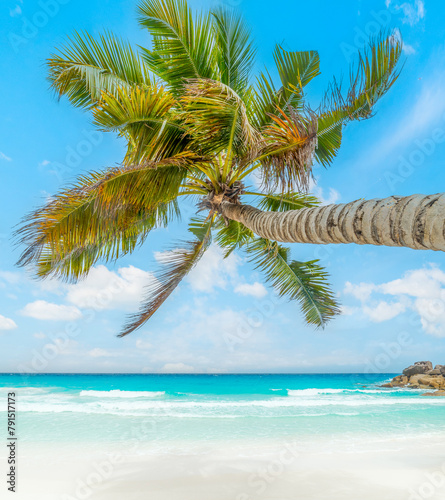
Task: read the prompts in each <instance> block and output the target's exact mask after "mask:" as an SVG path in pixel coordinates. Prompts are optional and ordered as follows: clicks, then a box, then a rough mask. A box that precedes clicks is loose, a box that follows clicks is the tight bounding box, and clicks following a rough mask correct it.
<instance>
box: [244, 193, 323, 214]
mask: <svg viewBox="0 0 445 500" xmlns="http://www.w3.org/2000/svg"><path fill="white" fill-rule="evenodd" d="M248 194H256V195H257V196H260V197H261V200H260V202H259V205H258V208H260V209H261V210H270V211H272V212H287V211H288V210H300V209H301V208H311V207H317V206H318V205H320V200H319V199H318V198H317V197H315V196H313V195H310V194H305V193H295V192H289V193H282V194H281V193H271V194H262V193H248Z"/></svg>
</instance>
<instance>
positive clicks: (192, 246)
mask: <svg viewBox="0 0 445 500" xmlns="http://www.w3.org/2000/svg"><path fill="white" fill-rule="evenodd" d="M212 224H213V219H209V220H208V221H206V222H203V221H199V220H195V221H193V222H192V225H191V232H192V233H193V234H194V235H195V237H196V239H195V241H193V242H190V243H186V244H185V245H183V248H181V249H176V250H173V251H171V252H166V253H165V254H164V258H163V263H164V266H163V269H162V271H161V272H160V273H159V274H157V275H156V276H155V278H154V279H153V281H152V283H150V284H149V285H148V287H147V295H146V299H145V301H144V302H143V304H142V305H141V308H140V311H139V313H137V314H135V315H133V316H131V317H130V318H129V321H128V323H127V324H126V325H125V326H124V328H123V331H122V333H121V334H120V335H119V337H124V336H125V335H128V334H129V333H131V332H133V331H134V330H137V329H138V328H140V327H141V326H142V325H144V324H145V323H146V322H147V321H148V320H149V319H150V318H151V317H152V316H153V314H154V313H155V312H156V311H157V310H158V309H159V307H161V305H162V304H163V303H164V302H165V301H166V300H167V298H168V297H169V296H170V295H171V293H172V292H173V291H174V290H175V288H176V287H177V286H178V285H179V283H180V282H181V280H182V279H183V278H184V277H185V276H186V275H187V274H188V273H189V272H190V271H191V270H192V269H193V267H194V266H195V265H196V264H197V262H198V261H199V259H200V258H201V257H202V255H203V253H204V252H205V250H206V249H207V248H208V246H209V244H210V242H211V234H212V233H211V230H212Z"/></svg>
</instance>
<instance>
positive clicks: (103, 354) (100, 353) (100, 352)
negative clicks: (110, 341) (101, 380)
mask: <svg viewBox="0 0 445 500" xmlns="http://www.w3.org/2000/svg"><path fill="white" fill-rule="evenodd" d="M87 355H88V356H90V357H92V358H110V357H114V356H118V354H117V353H115V352H111V351H108V350H107V349H101V348H100V347H95V348H94V349H92V350H91V351H88V352H87Z"/></svg>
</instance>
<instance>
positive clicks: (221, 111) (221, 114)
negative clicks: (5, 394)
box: [181, 79, 259, 155]
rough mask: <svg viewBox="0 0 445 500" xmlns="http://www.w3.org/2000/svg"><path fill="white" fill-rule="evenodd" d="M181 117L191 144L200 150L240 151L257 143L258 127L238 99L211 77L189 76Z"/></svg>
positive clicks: (217, 151)
mask: <svg viewBox="0 0 445 500" xmlns="http://www.w3.org/2000/svg"><path fill="white" fill-rule="evenodd" d="M181 102H182V104H183V107H184V114H183V119H184V122H185V123H186V124H187V126H188V130H189V133H190V134H191V135H192V136H193V137H194V141H193V142H194V144H195V146H196V147H199V148H200V149H201V150H202V152H203V153H204V154H205V153H210V152H212V153H213V154H219V153H220V152H221V151H223V150H226V151H228V153H227V154H228V155H231V154H232V153H233V154H235V155H244V154H246V153H247V151H249V150H250V149H254V148H255V147H256V146H257V143H258V140H259V133H258V131H257V130H256V129H255V128H254V127H253V126H252V125H251V124H250V122H249V119H248V117H247V113H246V108H245V105H244V102H243V101H242V99H241V98H240V97H239V96H238V95H237V94H236V92H234V91H233V90H232V89H230V88H229V87H228V86H227V85H224V84H222V83H220V82H217V81H215V80H203V79H199V80H189V81H188V83H187V85H186V90H185V94H184V96H183V97H182V98H181Z"/></svg>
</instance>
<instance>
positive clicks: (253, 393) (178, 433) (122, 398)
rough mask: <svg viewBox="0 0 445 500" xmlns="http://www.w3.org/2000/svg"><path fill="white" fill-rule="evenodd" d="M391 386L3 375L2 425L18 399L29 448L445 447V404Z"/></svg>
mask: <svg viewBox="0 0 445 500" xmlns="http://www.w3.org/2000/svg"><path fill="white" fill-rule="evenodd" d="M392 376H393V374H384V375H351V374H345V375H325V374H324V375H26V376H25V375H0V401H3V403H1V406H0V422H2V421H3V422H5V419H6V415H5V413H6V399H7V397H6V396H7V393H8V392H10V391H11V390H13V391H14V392H15V393H16V400H17V414H18V421H17V428H18V436H19V441H20V442H25V443H40V444H42V443H48V444H49V443H53V444H57V443H72V444H78V445H80V446H83V445H87V444H88V445H90V446H100V443H117V444H119V443H121V442H126V443H128V442H130V441H131V442H134V443H136V444H139V445H142V446H139V447H138V446H136V445H135V450H138V449H140V450H143V452H144V453H147V450H148V452H150V451H156V450H157V451H159V450H168V449H170V448H171V449H174V450H175V452H176V453H179V452H180V449H181V446H180V445H179V444H180V443H182V444H183V445H184V449H185V448H188V449H190V445H191V443H193V444H194V445H196V446H199V445H200V444H204V443H211V442H221V441H224V442H225V443H226V444H229V445H230V443H240V442H243V441H244V442H255V441H258V442H265V441H267V440H274V439H277V438H279V439H296V438H297V439H298V438H300V439H306V438H313V439H317V438H321V439H323V440H324V442H328V441H329V440H330V441H335V440H336V438H339V439H340V438H341V439H342V440H343V442H349V441H348V436H350V439H351V443H353V442H355V441H356V440H355V439H354V438H356V437H358V436H359V437H360V438H361V439H363V438H366V439H371V438H372V439H374V440H378V439H382V440H385V439H387V438H388V437H391V438H395V437H397V436H399V437H401V438H402V437H406V436H411V437H415V436H424V437H426V436H428V437H431V438H432V439H433V440H434V437H435V436H441V437H443V436H444V435H445V434H444V433H445V398H440V397H437V398H429V397H422V396H421V394H422V393H423V392H425V391H420V390H408V389H384V388H381V387H380V385H381V384H382V383H384V382H385V381H386V380H388V379H389V378H391V377H392ZM345 440H346V441H345ZM141 453H142V451H141Z"/></svg>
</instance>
